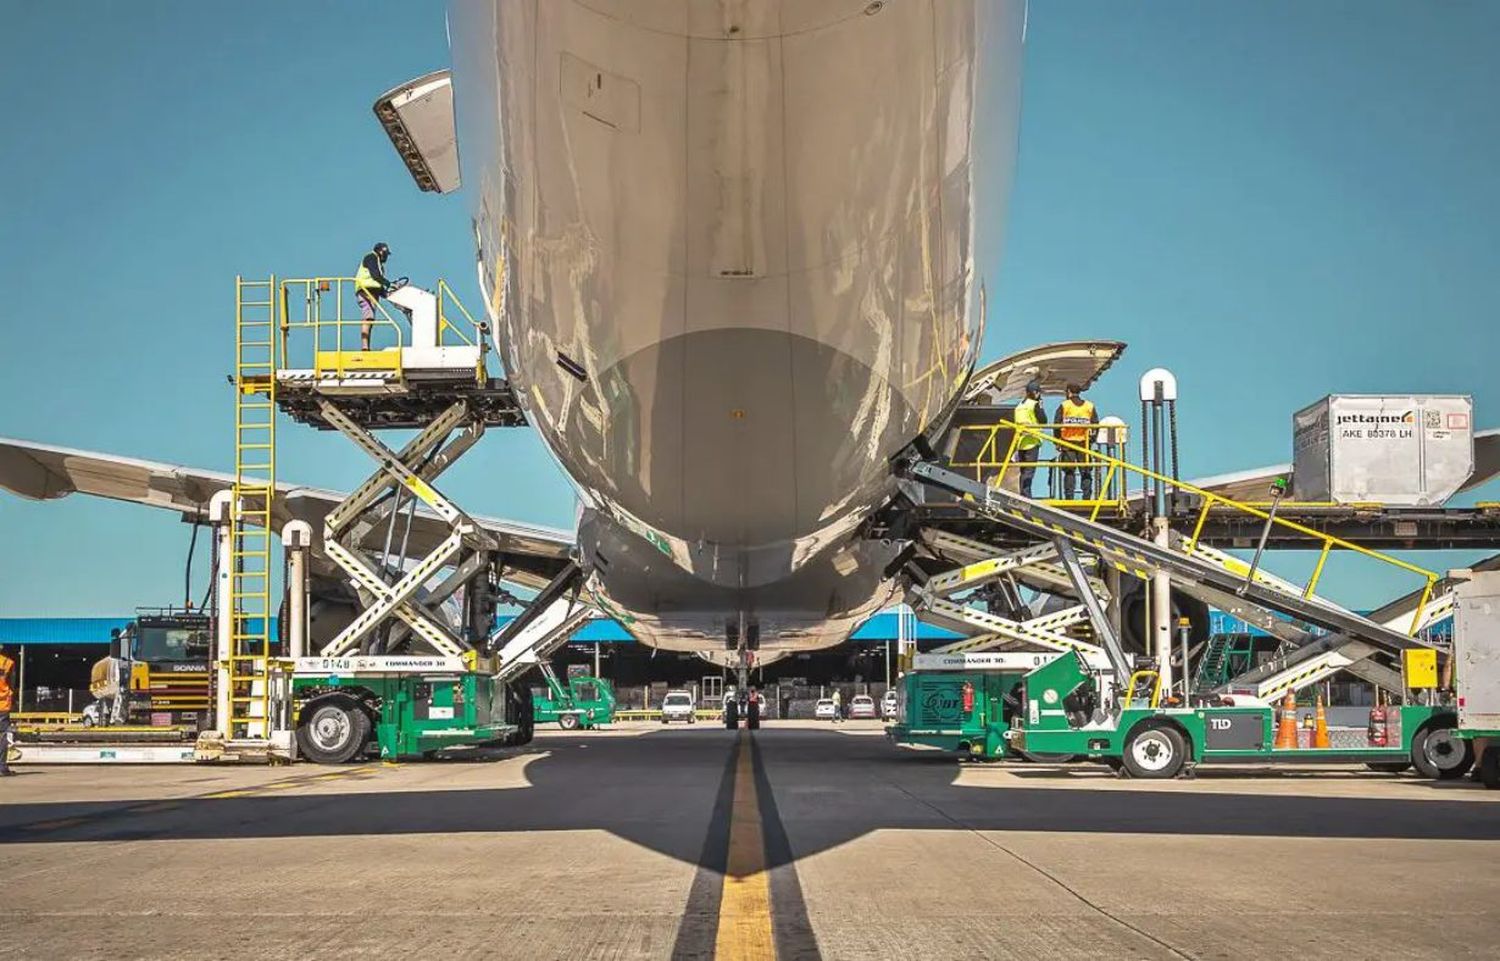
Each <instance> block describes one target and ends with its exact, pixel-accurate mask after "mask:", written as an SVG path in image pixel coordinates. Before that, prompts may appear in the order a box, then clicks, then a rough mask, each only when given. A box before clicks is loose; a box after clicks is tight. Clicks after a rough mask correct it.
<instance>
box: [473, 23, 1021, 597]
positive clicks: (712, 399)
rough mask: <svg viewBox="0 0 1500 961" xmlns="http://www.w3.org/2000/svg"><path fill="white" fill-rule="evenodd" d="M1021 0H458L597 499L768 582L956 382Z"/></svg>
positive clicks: (555, 401) (506, 351)
mask: <svg viewBox="0 0 1500 961" xmlns="http://www.w3.org/2000/svg"><path fill="white" fill-rule="evenodd" d="M1021 16H1022V6H1021V4H1020V3H1008V2H999V0H995V2H985V0H902V2H891V3H885V4H883V5H872V4H869V3H868V2H867V0H780V2H778V0H761V2H756V0H732V2H731V0H682V2H680V3H670V2H656V3H649V4H641V3H632V2H627V0H544V2H535V0H532V2H504V3H494V4H491V3H484V4H462V5H455V7H454V10H453V13H452V16H451V19H452V21H453V29H452V36H453V42H454V47H455V56H456V58H457V63H456V65H455V74H454V78H455V85H456V91H457V103H458V110H459V121H460V144H461V151H462V157H463V161H464V165H465V168H466V170H465V174H464V181H465V183H467V184H469V185H470V186H471V189H473V190H474V201H475V205H476V218H475V223H476V237H477V240H478V243H479V260H480V264H479V270H480V275H481V282H482V284H483V286H484V288H485V291H486V295H487V300H488V304H487V306H488V308H489V311H490V316H491V320H492V321H493V324H494V328H495V330H496V340H497V346H498V348H499V350H500V352H501V356H502V357H503V359H504V361H505V363H506V367H507V370H508V371H509V373H510V375H511V377H512V378H513V380H514V381H515V382H516V383H517V385H518V387H519V389H520V390H519V392H520V394H521V396H522V398H523V403H524V404H525V405H526V407H527V411H528V415H529V417H530V419H531V421H532V422H533V423H534V424H535V425H536V426H537V428H538V429H539V430H540V431H541V432H542V434H543V436H544V438H545V439H546V441H547V443H548V445H549V447H551V449H552V450H553V451H554V452H555V453H556V455H557V456H558V458H559V460H560V461H561V462H562V464H563V466H564V468H565V469H566V470H567V471H568V473H569V474H570V475H571V476H572V477H573V479H574V480H575V481H576V482H577V484H578V485H579V487H580V488H581V489H582V490H583V491H584V493H585V496H586V497H587V498H588V499H589V500H590V501H591V502H592V504H593V506H595V507H597V508H598V509H599V510H600V511H601V512H603V513H604V514H607V515H609V516H611V517H612V518H614V520H615V522H616V523H618V524H619V525H620V526H621V527H622V528H623V529H625V530H628V531H630V532H633V533H634V534H635V535H637V536H640V537H642V538H644V539H645V540H646V541H647V542H649V543H651V544H652V545H654V546H655V547H657V548H658V549H659V550H661V552H662V554H663V556H665V557H667V558H670V560H671V562H672V563H674V564H676V565H677V566H679V567H680V568H681V569H682V570H683V571H684V572H685V573H688V574H690V575H691V576H692V578H696V579H698V580H701V581H702V582H704V583H705V584H708V585H713V586H717V587H720V588H731V589H743V590H753V589H757V588H766V589H774V586H775V584H776V583H777V582H778V580H779V579H781V578H785V577H787V576H789V575H790V574H791V573H792V572H794V571H796V570H798V569H800V568H801V567H803V566H804V565H807V564H809V563H811V562H812V561H813V560H814V559H815V558H818V557H819V556H821V555H823V554H825V553H827V552H828V551H829V550H830V549H831V548H833V547H834V546H835V545H837V544H839V543H841V542H843V541H845V540H847V538H848V537H849V536H850V535H851V534H852V532H853V531H854V529H855V527H856V526H857V525H858V523H859V521H860V520H862V519H863V518H864V517H865V516H866V515H867V514H868V512H869V511H870V510H872V509H873V508H874V507H875V506H877V505H878V504H880V503H881V502H883V501H884V500H885V499H886V498H887V497H888V496H889V495H890V493H891V491H892V486H893V482H892V480H891V477H890V472H889V465H888V460H889V458H890V457H891V455H892V454H894V453H895V452H897V451H898V450H900V449H901V448H903V447H904V446H906V445H907V444H909V443H910V442H911V440H912V439H913V438H915V437H917V436H918V435H919V434H922V433H923V432H924V431H928V430H930V429H933V428H935V427H940V426H941V423H942V420H943V419H944V418H945V417H946V416H947V413H948V412H949V411H950V410H951V402H952V401H953V399H954V398H955V396H956V394H957V392H958V390H959V389H960V388H961V386H962V384H963V382H964V380H965V378H966V377H967V375H968V373H969V371H970V370H971V369H972V366H973V363H974V359H975V356H976V352H977V349H978V346H979V342H980V333H981V324H982V321H983V311H982V297H981V282H980V278H979V276H978V271H977V269H976V265H975V256H974V253H975V248H976V243H977V238H978V231H979V228H980V227H981V226H984V225H990V226H993V227H994V228H996V230H995V231H994V232H993V233H994V234H996V235H997V234H998V227H999V226H1000V224H1001V223H1002V220H1003V215H1004V200H1005V196H1006V194H1007V193H1008V189H1009V181H1010V177H1011V171H1012V167H1013V160H1014V155H1015V148H1014V136H1015V121H1016V110H1017V100H1018V96H1017V95H1018V84H1019V52H1020V31H1021ZM981 148H983V151H984V152H985V153H986V154H987V156H988V157H989V158H990V159H989V160H988V161H987V163H986V164H985V165H984V166H980V165H979V163H978V157H979V155H980V153H981ZM560 355H561V356H560ZM569 368H571V369H573V370H576V371H578V372H580V373H581V374H582V376H581V377H580V376H575V374H574V373H571V372H570V371H569ZM583 546H584V547H585V550H587V548H588V545H583ZM600 574H601V579H602V581H603V584H604V587H605V589H606V590H608V589H609V585H610V578H611V576H614V575H611V573H610V572H608V571H602V572H600ZM619 576H624V575H619ZM867 580H869V584H868V585H867V589H866V591H865V594H866V597H865V601H866V602H868V601H869V600H871V599H873V598H874V596H875V595H876V594H877V593H878V587H879V585H878V581H879V578H878V577H873V578H867ZM846 588H847V585H846ZM621 593H626V594H628V593H631V592H630V591H622V592H621ZM689 593H691V592H689ZM845 593H846V594H847V593H848V591H847V590H846V591H845ZM670 600H671V603H672V604H675V605H677V606H679V607H681V606H686V607H692V606H693V602H692V598H691V597H687V598H673V599H670ZM720 600H721V599H716V600H715V601H714V603H715V604H717V603H719V602H720ZM811 614H812V615H813V616H811V618H810V619H811V620H813V621H816V619H817V617H824V618H827V617H830V616H831V612H829V611H828V610H826V609H821V610H818V609H815V610H813V611H812V612H811Z"/></svg>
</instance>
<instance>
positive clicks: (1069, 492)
mask: <svg viewBox="0 0 1500 961" xmlns="http://www.w3.org/2000/svg"><path fill="white" fill-rule="evenodd" d="M1057 420H1058V424H1059V426H1058V428H1057V436H1058V437H1059V438H1060V439H1062V440H1064V441H1067V442H1068V443H1069V444H1072V445H1075V446H1073V447H1067V446H1064V445H1061V444H1059V445H1058V448H1057V459H1058V460H1059V461H1061V462H1062V463H1063V464H1064V465H1067V464H1070V463H1072V464H1077V465H1078V466H1077V467H1068V466H1064V467H1063V469H1062V472H1063V497H1065V498H1067V499H1068V500H1072V499H1073V492H1074V490H1076V488H1077V485H1076V483H1075V479H1076V477H1077V475H1079V474H1082V475H1083V499H1084V500H1092V499H1093V497H1094V468H1093V466H1092V465H1091V464H1090V463H1089V460H1090V458H1089V455H1088V453H1087V448H1088V446H1089V438H1090V437H1091V436H1093V433H1094V432H1093V430H1092V427H1091V425H1093V424H1097V423H1099V412H1098V411H1097V410H1095V409H1094V402H1093V401H1091V400H1084V399H1083V388H1081V387H1079V386H1078V385H1077V384H1069V385H1068V396H1067V397H1065V398H1064V399H1063V402H1062V404H1061V405H1060V406H1059V407H1058V408H1057ZM1079 448H1083V449H1082V450H1080V449H1079Z"/></svg>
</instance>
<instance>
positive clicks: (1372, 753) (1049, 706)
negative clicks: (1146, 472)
mask: <svg viewBox="0 0 1500 961" xmlns="http://www.w3.org/2000/svg"><path fill="white" fill-rule="evenodd" d="M1154 701H1155V698H1154V696H1150V695H1148V696H1147V697H1146V699H1144V700H1138V699H1135V698H1132V697H1131V696H1129V695H1126V696H1124V697H1122V698H1121V699H1120V702H1119V706H1118V707H1116V708H1114V709H1109V708H1107V707H1106V706H1105V705H1104V704H1103V702H1102V701H1101V698H1100V692H1099V683H1098V675H1097V674H1096V673H1095V672H1092V671H1090V670H1089V669H1088V667H1087V665H1085V664H1084V663H1083V660H1082V659H1081V658H1080V657H1079V656H1078V655H1076V654H1063V655H1060V656H1058V657H1057V658H1055V659H1054V660H1052V661H1051V662H1049V663H1047V664H1045V665H1043V666H1042V667H1039V668H1037V669H1036V670H1034V671H1032V672H1031V673H1030V674H1027V675H1026V676H1025V677H1024V678H1023V679H1022V681H1021V691H1020V702H1021V703H1020V710H1019V711H1018V712H1017V714H1016V716H1015V718H1014V719H1013V723H1012V726H1011V729H1010V731H1009V732H1008V734H1009V739H1010V742H1011V743H1012V745H1014V747H1015V748H1016V749H1017V750H1023V751H1027V752H1036V753H1064V754H1076V755H1080V756H1082V757H1087V758H1093V759H1097V760H1101V761H1104V762H1105V763H1107V764H1109V765H1110V766H1111V767H1115V768H1117V769H1123V770H1124V771H1125V772H1126V773H1128V774H1130V775H1131V776H1133V777H1141V778H1170V777H1175V776H1177V775H1179V774H1182V773H1185V772H1190V771H1191V770H1192V767H1193V766H1195V765H1198V764H1204V763H1210V762H1214V761H1229V762H1241V763H1243V762H1247V761H1257V762H1265V761H1274V762H1295V763H1316V762H1362V763H1365V764H1368V765H1369V766H1371V767H1372V768H1374V769H1376V770H1387V771H1391V772H1398V771H1402V770H1405V769H1406V768H1407V767H1408V766H1414V767H1416V768H1417V770H1418V772H1419V773H1421V774H1424V775H1426V776H1429V777H1437V778H1444V779H1447V778H1454V777H1459V776H1462V775H1463V774H1464V773H1466V772H1467V771H1468V770H1469V767H1470V766H1471V765H1472V755H1471V754H1470V752H1469V751H1468V750H1467V749H1466V748H1465V747H1464V745H1463V743H1462V742H1461V741H1459V740H1458V739H1457V738H1455V737H1454V734H1453V730H1454V726H1455V724H1456V723H1457V715H1456V714H1455V711H1454V708H1453V707H1451V706H1443V705H1437V706H1427V705H1419V704H1408V705H1402V706H1399V707H1392V708H1389V709H1388V711H1387V713H1386V720H1385V722H1384V723H1383V724H1381V725H1379V726H1378V728H1377V727H1376V726H1374V725H1372V730H1371V731H1370V732H1369V735H1368V736H1367V738H1366V740H1365V743H1364V744H1363V746H1360V745H1347V746H1339V747H1329V748H1304V747H1282V748H1279V747H1276V746H1275V745H1276V743H1277V738H1276V733H1277V732H1276V728H1277V717H1276V712H1275V711H1274V709H1273V708H1271V707H1269V706H1267V705H1263V704H1247V705H1233V704H1228V705H1226V704H1222V703H1217V704H1216V703H1207V702H1205V703H1200V704H1194V705H1191V706H1179V707H1171V706H1163V705H1160V704H1154V703H1153V702H1154ZM1294 730H1295V729H1294ZM1294 736H1295V735H1294ZM1382 742H1383V743H1382Z"/></svg>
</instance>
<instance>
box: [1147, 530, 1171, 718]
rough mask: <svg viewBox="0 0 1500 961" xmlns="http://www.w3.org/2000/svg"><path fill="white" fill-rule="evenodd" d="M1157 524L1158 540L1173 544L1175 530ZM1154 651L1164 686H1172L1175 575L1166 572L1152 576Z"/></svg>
mask: <svg viewBox="0 0 1500 961" xmlns="http://www.w3.org/2000/svg"><path fill="white" fill-rule="evenodd" d="M1152 524H1153V525H1154V526H1155V527H1156V536H1155V538H1154V540H1155V541H1156V543H1157V544H1159V545H1160V546H1162V547H1167V548H1170V547H1171V532H1170V531H1169V530H1168V529H1167V519H1166V518H1165V517H1157V518H1154V519H1153V520H1152ZM1151 640H1152V644H1151V652H1152V654H1153V655H1154V656H1155V658H1156V663H1157V670H1158V671H1160V672H1161V689H1162V690H1163V691H1170V690H1171V689H1172V578H1171V575H1169V574H1167V572H1166V571H1157V572H1156V573H1155V574H1152V575H1151Z"/></svg>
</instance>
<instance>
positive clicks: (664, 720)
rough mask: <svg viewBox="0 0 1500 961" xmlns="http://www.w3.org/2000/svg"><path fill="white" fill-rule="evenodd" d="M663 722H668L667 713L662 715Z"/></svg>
mask: <svg viewBox="0 0 1500 961" xmlns="http://www.w3.org/2000/svg"><path fill="white" fill-rule="evenodd" d="M661 722H662V723H663V724H666V723H667V716H666V715H665V714H663V715H662V716H661Z"/></svg>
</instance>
